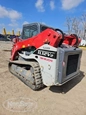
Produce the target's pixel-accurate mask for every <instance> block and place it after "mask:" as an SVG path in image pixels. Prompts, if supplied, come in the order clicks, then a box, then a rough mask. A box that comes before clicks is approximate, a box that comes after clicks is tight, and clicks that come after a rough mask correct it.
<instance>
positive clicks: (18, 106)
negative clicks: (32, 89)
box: [3, 97, 37, 112]
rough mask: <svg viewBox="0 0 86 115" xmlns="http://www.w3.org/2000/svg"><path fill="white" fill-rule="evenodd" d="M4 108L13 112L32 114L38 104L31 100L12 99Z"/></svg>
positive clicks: (6, 102)
mask: <svg viewBox="0 0 86 115" xmlns="http://www.w3.org/2000/svg"><path fill="white" fill-rule="evenodd" d="M3 107H4V108H5V109H7V110H9V111H13V112H27V111H29V112H32V111H34V110H35V109H36V108H37V103H36V102H35V101H33V100H32V99H30V98H23V97H20V98H11V99H8V100H6V101H5V102H4V103H3Z"/></svg>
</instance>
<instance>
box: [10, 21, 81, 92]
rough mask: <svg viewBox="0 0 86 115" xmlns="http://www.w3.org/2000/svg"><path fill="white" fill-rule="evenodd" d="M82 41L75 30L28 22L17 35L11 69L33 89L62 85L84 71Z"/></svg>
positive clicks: (14, 40) (12, 53)
mask: <svg viewBox="0 0 86 115" xmlns="http://www.w3.org/2000/svg"><path fill="white" fill-rule="evenodd" d="M79 43H80V38H78V36H77V35H75V34H71V35H67V34H65V33H63V31H62V30H60V29H58V28H53V27H49V26H46V25H43V24H40V23H31V24H26V25H24V26H23V29H22V34H21V38H14V39H13V48H12V51H11V58H10V61H9V64H8V66H9V70H10V72H11V73H12V74H14V75H15V76H17V77H18V78H19V79H20V80H21V81H23V82H24V83H25V84H26V85H27V86H29V87H30V88H31V89H33V90H38V89H40V88H42V87H43V85H45V86H53V85H56V86H61V85H63V84H64V83H66V82H68V81H70V80H71V79H73V78H75V77H78V76H79V74H80V61H81V55H82V50H81V49H79V48H78V46H79Z"/></svg>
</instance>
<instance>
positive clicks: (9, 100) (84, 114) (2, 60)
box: [0, 41, 86, 115]
mask: <svg viewBox="0 0 86 115" xmlns="http://www.w3.org/2000/svg"><path fill="white" fill-rule="evenodd" d="M11 47H12V44H11V43H10V42H1V41H0V115H86V50H83V55H82V60H81V74H80V76H79V77H77V78H74V79H73V80H71V81H70V82H68V83H66V84H65V85H63V86H61V87H57V86H53V87H45V88H43V89H42V90H40V91H33V90H31V89H30V88H29V87H27V86H26V85H25V84H24V83H22V82H21V81H20V80H19V79H18V78H16V77H15V76H14V75H12V74H11V73H10V72H9V70H8V60H9V58H10V49H11ZM26 99H27V100H26ZM30 99H31V101H30ZM19 100H20V101H19ZM7 104H9V106H8V105H7ZM25 104H27V106H26V105H25ZM21 109H22V110H21ZM24 110H25V111H24Z"/></svg>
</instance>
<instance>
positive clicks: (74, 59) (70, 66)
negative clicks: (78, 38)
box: [66, 54, 79, 76]
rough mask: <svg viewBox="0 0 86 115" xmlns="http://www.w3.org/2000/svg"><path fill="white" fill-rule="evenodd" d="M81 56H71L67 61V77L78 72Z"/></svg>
mask: <svg viewBox="0 0 86 115" xmlns="http://www.w3.org/2000/svg"><path fill="white" fill-rule="evenodd" d="M78 58H79V54H75V55H69V56H68V60H67V69H66V76H67V75H69V74H71V73H74V72H76V70H77V65H78Z"/></svg>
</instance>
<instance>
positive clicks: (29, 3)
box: [0, 0, 86, 33]
mask: <svg viewBox="0 0 86 115" xmlns="http://www.w3.org/2000/svg"><path fill="white" fill-rule="evenodd" d="M83 13H86V0H0V33H2V29H3V27H5V28H6V31H11V30H12V29H14V31H15V32H17V31H19V30H20V31H21V30H22V26H23V24H27V23H33V22H40V23H43V24H46V25H48V26H52V27H55V28H60V29H62V30H63V31H66V30H67V28H66V26H65V22H66V18H67V17H77V18H79V17H80V16H81V15H82V14H83Z"/></svg>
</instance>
